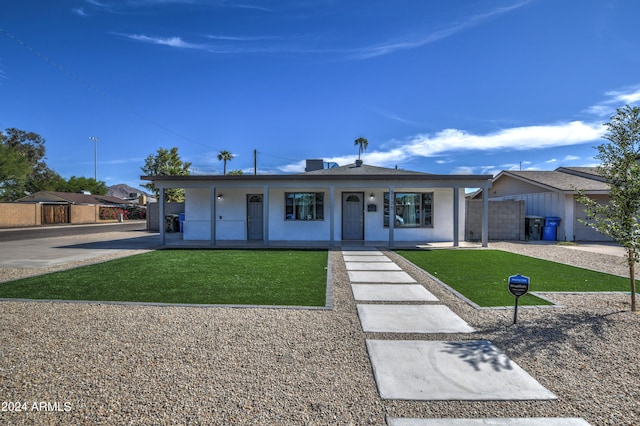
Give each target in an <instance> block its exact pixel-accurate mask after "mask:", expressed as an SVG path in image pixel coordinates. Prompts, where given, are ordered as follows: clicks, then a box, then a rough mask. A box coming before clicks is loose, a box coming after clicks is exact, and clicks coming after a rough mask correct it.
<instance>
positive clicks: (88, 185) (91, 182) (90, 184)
mask: <svg viewBox="0 0 640 426" xmlns="http://www.w3.org/2000/svg"><path fill="white" fill-rule="evenodd" d="M57 190H58V191H64V192H80V191H89V192H91V193H92V194H95V195H105V194H106V193H107V190H108V188H107V184H106V183H105V182H103V181H96V180H95V179H94V178H86V177H82V176H80V177H78V176H71V177H70V178H69V179H68V180H66V181H65V180H63V181H62V183H61V185H60V187H59V189H57Z"/></svg>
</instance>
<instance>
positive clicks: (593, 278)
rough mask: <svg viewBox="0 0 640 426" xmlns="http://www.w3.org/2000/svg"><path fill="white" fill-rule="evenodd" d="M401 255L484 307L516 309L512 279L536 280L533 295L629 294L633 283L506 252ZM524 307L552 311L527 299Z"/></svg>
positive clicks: (523, 299) (414, 252)
mask: <svg viewBox="0 0 640 426" xmlns="http://www.w3.org/2000/svg"><path fill="white" fill-rule="evenodd" d="M396 253H398V254H400V255H401V256H403V257H405V258H406V259H408V260H409V261H410V262H412V263H414V264H415V265H416V266H418V267H420V268H422V269H424V270H425V271H427V272H429V273H430V274H431V275H433V276H435V277H437V278H438V279H439V280H441V281H443V282H444V283H445V284H447V285H448V286H450V287H452V288H454V289H455V290H457V291H458V292H460V293H461V294H463V295H464V296H465V297H467V298H469V299H470V300H472V301H473V302H475V303H477V304H478V305H479V306H482V307H491V306H511V305H513V304H514V296H513V295H511V293H509V291H508V278H509V276H511V275H517V274H521V275H525V276H527V277H529V278H530V280H531V282H530V286H529V291H530V292H545V291H564V292H587V291H589V292H599V291H628V289H629V280H628V279H627V278H623V277H618V276H615V275H610V274H605V273H602V272H595V271H590V270H587V269H583V268H577V267H575V266H569V265H564V264H561V263H557V262H551V261H548V260H541V259H536V258H533V257H529V256H523V255H519V254H515V253H509V252H505V251H501V250H397V251H396ZM518 303H519V304H520V305H549V304H550V303H549V302H547V301H545V300H543V299H540V298H538V297H535V296H532V295H531V294H527V295H525V296H522V297H521V298H520V300H519V302H518Z"/></svg>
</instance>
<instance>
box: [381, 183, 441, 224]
mask: <svg viewBox="0 0 640 426" xmlns="http://www.w3.org/2000/svg"><path fill="white" fill-rule="evenodd" d="M394 205H395V215H394V216H395V222H394V227H395V228H432V227H433V192H422V193H420V192H396V193H395V203H394ZM384 227H385V228H388V227H389V193H388V192H385V193H384Z"/></svg>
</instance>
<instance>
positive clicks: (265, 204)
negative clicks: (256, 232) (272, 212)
mask: <svg viewBox="0 0 640 426" xmlns="http://www.w3.org/2000/svg"><path fill="white" fill-rule="evenodd" d="M262 243H263V244H264V245H265V246H268V245H269V185H265V186H264V188H262Z"/></svg>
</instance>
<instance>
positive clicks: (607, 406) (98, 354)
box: [0, 243, 640, 425]
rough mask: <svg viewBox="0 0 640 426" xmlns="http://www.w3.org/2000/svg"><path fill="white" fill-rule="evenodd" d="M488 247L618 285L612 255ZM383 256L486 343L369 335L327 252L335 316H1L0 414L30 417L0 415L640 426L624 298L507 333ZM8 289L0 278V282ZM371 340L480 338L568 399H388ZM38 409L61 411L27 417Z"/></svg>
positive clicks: (23, 306) (639, 345)
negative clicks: (605, 275)
mask: <svg viewBox="0 0 640 426" xmlns="http://www.w3.org/2000/svg"><path fill="white" fill-rule="evenodd" d="M490 247H491V248H498V249H501V250H509V251H514V252H518V253H523V254H527V255H531V256H534V257H539V258H545V259H550V258H551V260H555V261H562V262H565V263H568V264H573V265H576V266H582V267H590V268H597V269H598V270H604V271H605V272H613V271H618V272H614V273H619V274H621V275H624V274H625V268H626V265H625V264H624V260H623V259H622V258H620V257H616V256H606V255H602V254H594V253H591V252H585V251H578V250H569V249H567V248H564V247H561V246H549V245H545V246H541V245H533V244H518V243H492V244H490ZM119 254H120V255H129V254H131V253H119ZM385 254H386V255H387V256H389V258H391V259H392V260H394V261H395V262H397V263H398V264H399V265H401V266H402V267H403V268H404V269H405V270H406V271H407V272H408V273H409V274H410V275H411V276H412V277H414V278H415V279H416V280H417V281H418V282H419V283H420V284H421V285H423V286H425V287H426V288H427V290H429V291H430V292H432V293H433V294H435V295H436V296H437V297H438V298H439V299H440V300H441V301H442V302H443V303H445V304H446V305H447V306H449V307H450V308H451V309H452V310H453V311H454V312H456V313H457V314H458V315H460V316H461V317H462V318H463V319H464V320H465V321H467V322H468V323H469V324H470V325H471V326H472V327H474V328H475V329H476V330H478V331H477V332H476V333H472V334H463V335H455V334H453V335H452V334H436V335H413V334H399V335H398V334H383V333H364V332H363V331H362V328H361V326H360V321H359V319H358V315H357V311H356V303H355V301H354V300H353V296H352V294H351V288H350V285H349V279H348V275H347V271H346V270H345V265H344V262H343V260H342V254H341V252H340V250H335V251H332V252H331V253H330V256H331V261H332V268H331V271H332V274H333V277H332V278H333V309H332V310H308V309H305V310H303V309H265V308H226V307H221V308H198V307H176V306H136V305H114V304H102V303H86V304H84V303H80V304H79V303H63V302H14V301H4V302H0V401H5V402H26V403H27V407H28V409H27V411H26V412H0V423H3V424H98V425H100V424H132V425H137V424H145V425H147V424H215V425H229V424H248V425H250V424H256V425H265V424H279V425H280V424H318V425H325V424H332V425H333V424H341V425H350V424H352V425H367V424H375V425H382V424H385V423H386V419H387V417H418V418H420V417H423V418H424V417H456V418H460V417H470V418H478V417H582V418H584V419H585V420H587V421H588V422H589V423H591V424H593V425H609V424H611V425H613V424H615V425H620V424H628V425H632V424H640V387H639V386H638V384H639V383H640V363H638V362H637V354H638V353H639V352H640V316H639V315H637V314H635V313H631V312H629V295H628V294H625V293H622V294H615V293H612V294H599V295H595V294H582V295H577V294H551V293H547V294H546V295H545V296H546V297H549V298H551V299H552V300H554V301H556V302H558V303H560V304H561V305H563V306H564V307H563V308H554V309H549V308H540V309H521V310H520V311H519V312H518V324H516V325H512V324H511V323H512V320H513V317H512V315H513V314H512V311H510V310H504V309H503V310H489V309H482V310H479V309H474V308H473V307H471V306H470V305H468V304H467V303H466V302H464V301H462V300H460V299H459V298H457V297H456V296H454V295H453V294H451V293H450V292H449V291H448V290H446V289H445V288H443V287H441V286H440V285H438V284H437V283H435V282H434V281H433V280H431V279H430V278H429V277H428V276H427V275H426V274H424V273H423V272H422V271H421V270H419V269H417V268H415V267H413V266H412V265H411V264H409V263H408V262H405V261H404V260H403V259H402V258H401V257H399V256H397V255H396V254H395V253H393V252H385ZM97 260H106V259H94V260H93V261H97ZM72 266H77V265H66V266H65V267H72ZM44 272H46V271H44V270H40V269H39V270H29V271H27V272H25V271H24V270H21V271H20V272H19V273H20V274H25V275H26V274H29V273H30V274H34V273H35V274H40V273H44ZM15 274H18V272H16V271H6V270H0V280H5V281H6V280H7V279H12V278H14V277H15ZM23 276H24V275H23ZM3 285H10V284H3ZM369 338H372V339H373V338H375V339H381V338H383V339H420V340H427V339H429V340H469V339H474V340H475V339H487V340H490V341H491V342H492V343H493V344H494V345H496V346H497V347H498V348H499V349H500V350H502V351H503V352H504V353H505V354H506V355H507V356H509V357H510V358H511V359H512V360H513V361H515V362H516V363H518V364H519V365H520V366H521V367H522V368H523V369H524V370H525V371H527V372H528V373H529V374H531V375H532V376H533V377H534V378H535V379H536V380H538V381H539V382H540V383H541V384H542V385H543V386H545V387H546V388H548V389H549V390H550V391H551V392H553V393H554V394H556V395H557V396H558V398H559V399H558V400H556V401H480V402H477V401H396V400H382V399H380V397H379V395H378V391H377V387H376V384H375V380H374V377H373V373H372V369H371V364H370V361H369V356H368V354H367V350H366V346H365V340H366V339H369ZM34 402H35V403H36V405H37V404H38V403H41V402H45V403H46V402H49V403H50V405H49V408H56V407H59V408H61V410H59V411H56V412H51V411H47V412H45V411H44V410H42V411H38V410H34V409H32V406H33V403H34ZM56 402H57V403H58V405H57V406H54V405H53V404H54V403H56ZM65 403H67V404H68V405H67V406H65V405H64V404H65ZM45 405H46V404H45ZM64 407H69V409H68V410H66V411H65V410H64Z"/></svg>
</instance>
